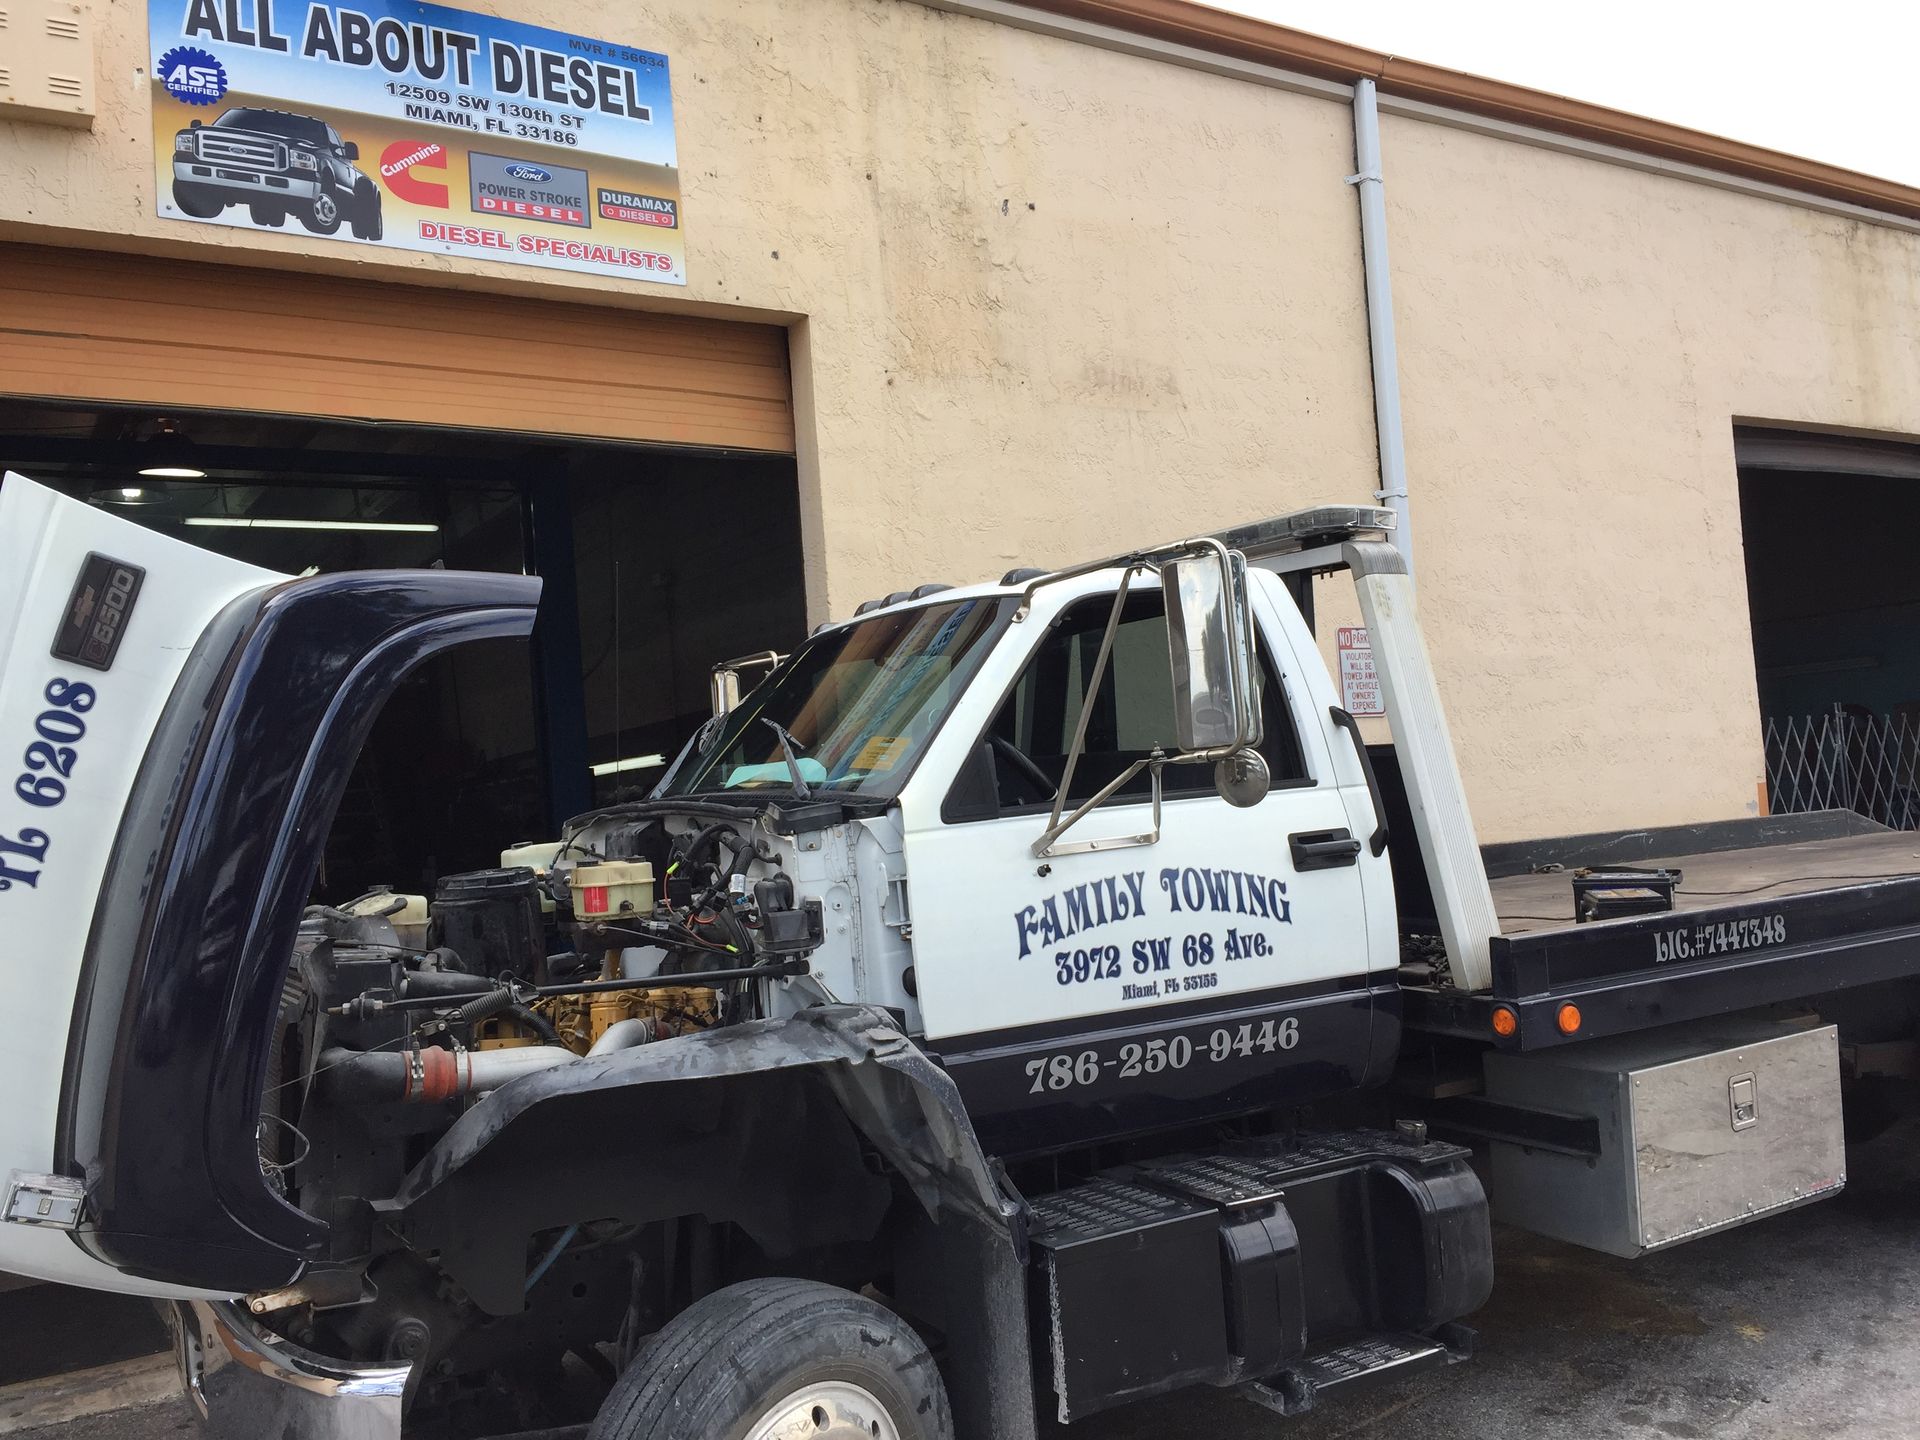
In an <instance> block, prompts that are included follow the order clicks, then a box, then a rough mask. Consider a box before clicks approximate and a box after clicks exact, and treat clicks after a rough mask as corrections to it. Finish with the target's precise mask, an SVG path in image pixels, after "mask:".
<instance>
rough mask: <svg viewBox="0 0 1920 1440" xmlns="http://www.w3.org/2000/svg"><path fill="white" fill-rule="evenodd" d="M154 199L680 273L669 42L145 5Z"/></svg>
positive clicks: (473, 251) (185, 2)
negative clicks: (662, 51)
mask: <svg viewBox="0 0 1920 1440" xmlns="http://www.w3.org/2000/svg"><path fill="white" fill-rule="evenodd" d="M147 19H148V29H149V32H150V34H149V39H150V40H151V43H152V47H153V54H152V60H153V71H152V78H151V89H152V92H153V159H154V173H155V180H156V186H157V189H156V203H155V209H156V210H157V212H158V213H159V214H160V215H162V216H165V217H166V218H167V219H170V220H181V221H186V222H188V223H190V224H196V225H226V226H231V227H237V228H240V229H246V230H271V231H277V232H280V233H283V234H310V235H325V236H330V237H333V238H335V239H339V240H343V241H348V242H351V243H357V244H361V245H379V246H384V247H386V248H389V249H398V250H429V251H433V252H434V253H436V254H443V255H467V256H477V257H480V258H483V259H490V260H503V261H507V262H510V263H513V264H521V265H541V266H548V267H551V268H555V269H562V270H584V271H588V272H590V273H592V274H596V275H615V276H620V277H622V278H625V279H638V280H653V281H658V282H660V283H663V284H668V285H684V284H685V283H686V278H687V276H686V242H685V236H684V233H683V232H682V230H681V213H680V169H679V161H678V158H677V156H676V153H675V146H674V133H673V96H672V92H671V88H670V86H669V84H668V77H667V57H666V56H664V55H656V54H654V53H653V52H652V51H649V50H640V49H636V48H634V47H633V46H630V45H623V44H618V43H615V42H613V41H607V40H588V39H584V38H582V37H581V36H578V35H567V34H563V33H561V32H560V31H557V30H544V29H541V28H539V27H538V26H534V25H521V24H516V23H515V22H513V21H510V20H500V19H496V18H495V17H493V16H490V15H475V14H470V13H468V12H466V11H463V10H450V9H447V8H445V7H443V6H439V5H419V4H409V3H405V0H353V3H352V5H351V8H350V7H349V5H348V4H347V3H332V0H149V4H148V12H147Z"/></svg>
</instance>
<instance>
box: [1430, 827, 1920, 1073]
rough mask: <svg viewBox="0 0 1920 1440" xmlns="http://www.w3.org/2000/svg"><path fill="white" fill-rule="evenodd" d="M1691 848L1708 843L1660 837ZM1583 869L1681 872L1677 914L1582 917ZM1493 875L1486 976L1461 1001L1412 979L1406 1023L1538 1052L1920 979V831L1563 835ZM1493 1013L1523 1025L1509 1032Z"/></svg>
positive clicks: (1509, 859) (1509, 858)
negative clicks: (1493, 917)
mask: <svg viewBox="0 0 1920 1440" xmlns="http://www.w3.org/2000/svg"><path fill="white" fill-rule="evenodd" d="M1800 822H1804V823H1800ZM1709 829H1714V830H1716V831H1717V833H1714V834H1712V835H1709V834H1708V833H1707V831H1708V830H1709ZM1685 839H1699V840H1701V841H1702V842H1703V843H1701V844H1699V845H1698V847H1697V848H1694V849H1691V850H1690V849H1688V848H1687V847H1686V846H1684V845H1681V844H1673V843H1663V842H1673V841H1676V840H1685ZM1743 839H1747V840H1751V839H1758V840H1761V841H1762V842H1763V843H1757V844H1756V843H1744V844H1743V843H1739V842H1740V840H1743ZM1583 865H1589V866H1593V867H1595V868H1607V869H1611V868H1617V867H1620V866H1629V865H1630V866H1633V867H1636V868H1643V869H1644V868H1652V867H1654V866H1666V867H1668V868H1673V869H1678V870H1679V871H1680V872H1681V880H1680V883H1679V885H1678V886H1677V887H1676V888H1675V893H1674V908H1673V909H1672V910H1670V911H1664V912H1660V913H1657V914H1648V915H1636V916H1630V917H1627V918H1623V919H1617V920H1602V921H1594V922H1591V923H1587V924H1579V923H1576V921H1575V919H1574V911H1573V887H1572V872H1573V871H1574V870H1576V869H1578V868H1580V867H1581V866H1583ZM1553 867H1558V868H1553ZM1489 870H1490V872H1491V873H1492V874H1493V876H1494V878H1493V879H1492V880H1491V882H1490V884H1491V888H1492V891H1493V899H1494V907H1495V911H1496V913H1497V914H1498V916H1499V919H1500V927H1501V933H1499V934H1498V935H1496V936H1494V938H1493V941H1492V944H1491V946H1490V952H1489V959H1490V961H1491V964H1492V972H1493V983H1492V985H1491V986H1490V987H1489V988H1488V989H1486V990H1484V991H1477V992H1472V993H1468V992H1465V991H1460V990H1456V989H1453V988H1451V987H1450V986H1448V985H1447V984H1445V983H1443V982H1442V983H1432V982H1426V981H1423V979H1422V977H1420V976H1417V975H1409V976H1408V980H1409V983H1407V984H1406V985H1405V987H1404V988H1403V990H1402V995H1403V998H1404V1001H1405V1017H1406V1023H1407V1024H1408V1026H1409V1027H1410V1028H1412V1029H1414V1030H1420V1031H1427V1032H1429V1033H1434V1034H1441V1035H1455V1036H1461V1037H1464V1038H1472V1039H1475V1040H1480V1041H1488V1040H1491V1041H1492V1043H1494V1044H1495V1045H1496V1046H1498V1047H1499V1048H1501V1049H1506V1050H1539V1049H1546V1048H1550V1047H1552V1046H1556V1045H1565V1044H1571V1043H1574V1042H1577V1041H1580V1040H1590V1039H1597V1038H1600V1037H1602V1036H1606V1035H1618V1034H1623V1033H1626V1032H1629V1031H1635V1030H1644V1029H1648V1028H1651V1027H1654V1026H1659V1025H1671V1024H1679V1023H1682V1022H1685V1021H1691V1020H1699V1019H1704V1018H1708V1017H1711V1016H1716V1015H1726V1014H1732V1013H1735V1012H1737V1011H1742V1010H1752V1009H1757V1008H1761V1007H1765V1006H1772V1005H1782V1004H1792V1003H1795V1002H1799V1001H1804V1000H1809V999H1811V998H1813V997H1815V996H1818V995H1823V994H1829V993H1832V992H1836V991H1841V990H1849V989H1854V988H1857V987H1860V986H1864V985H1872V984H1879V983H1884V982H1888V981H1898V980H1908V979H1920V834H1915V833H1912V832H1901V831H1889V830H1883V829H1880V828H1879V827H1877V826H1873V825H1871V823H1870V822H1865V821H1860V819H1859V817H1857V816H1851V817H1849V816H1839V817H1837V818H1836V816H1835V814H1834V813H1833V812H1828V813H1827V814H1825V815H1822V816H1807V817H1786V823H1778V822H1752V821H1748V822H1731V823H1730V824H1727V825H1723V826H1721V827H1695V828H1692V829H1684V830H1675V831H1653V832H1637V833H1628V834H1621V835H1614V836H1588V837H1572V838H1571V839H1569V840H1567V841H1564V842H1546V843H1544V844H1543V845H1542V846H1539V847H1532V848H1527V847H1523V853H1521V854H1519V855H1518V856H1515V855H1513V854H1508V855H1504V856H1500V857H1498V858H1497V859H1496V858H1495V857H1489ZM1569 1006H1571V1007H1572V1008H1573V1011H1574V1014H1573V1015H1571V1016H1569V1015H1568V1014H1567V1007H1569ZM1502 1009H1504V1010H1510V1011H1512V1012H1513V1013H1514V1015H1515V1017H1517V1019H1518V1025H1517V1027H1507V1028H1506V1033H1501V1032H1500V1031H1499V1030H1496V1029H1495V1027H1494V1024H1493V1022H1494V1020H1495V1018H1496V1016H1495V1012H1496V1011H1497V1010H1502ZM1563 1020H1574V1021H1575V1022H1576V1023H1574V1025H1573V1028H1571V1029H1568V1028H1567V1027H1566V1024H1565V1023H1563Z"/></svg>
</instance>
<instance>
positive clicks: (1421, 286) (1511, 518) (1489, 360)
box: [1384, 118, 1920, 839]
mask: <svg viewBox="0 0 1920 1440" xmlns="http://www.w3.org/2000/svg"><path fill="white" fill-rule="evenodd" d="M1384 124H1385V130H1384V145H1385V152H1386V157H1387V160H1386V165H1387V173H1388V187H1387V194H1388V197H1389V225H1390V227H1391V230H1392V244H1393V262H1394V286H1395V297H1394V298H1395V310H1396V313H1397V316H1398V320H1399V326H1400V339H1401V347H1402V348H1401V376H1402V382H1403V387H1404V394H1405V415H1406V434H1407V454H1408V464H1409V467H1410V469H1411V472H1412V475H1413V485H1412V489H1413V491H1414V493H1415V496H1416V498H1415V500H1414V507H1415V516H1416V523H1417V525H1418V527H1419V537H1420V538H1419V546H1418V557H1419V559H1418V563H1419V567H1420V579H1421V586H1422V589H1423V591H1424V592H1425V597H1426V602H1425V611H1426V618H1427V624H1428V629H1429V635H1430V637H1431V642H1432V645H1433V649H1434V654H1435V661H1436V664H1437V666H1438V669H1439V672H1440V674H1441V676H1442V677H1443V683H1444V685H1445V691H1446V698H1447V701H1448V705H1449V710H1450V712H1451V714H1452V717H1453V722H1454V727H1455V735H1456V738H1457V740H1458V743H1459V745H1460V747H1461V749H1462V750H1463V752H1465V753H1464V759H1465V761H1466V767H1467V773H1468V782H1469V786H1470V791H1471V794H1472V795H1473V798H1474V804H1475V810H1476V814H1477V816H1478V818H1479V821H1480V825H1481V829H1482V836H1483V838H1488V839H1499V838H1506V837H1512V836H1522V835H1529V834H1542V833H1551V832H1553V831H1556V830H1563V829H1569V828H1580V829H1605V828H1613V827H1620V826H1631V825H1639V824H1663V823H1676V822H1682V821H1690V820H1702V819H1711V818H1720V817H1725V816H1734V815H1742V814H1748V813H1752V810H1753V808H1754V805H1755V801H1756V783H1757V781H1758V780H1759V778H1760V776H1761V773H1762V766H1761V755H1760V743H1759V737H1760V722H1759V712H1758V707H1757V700H1756V695H1755V689H1754V672H1753V650H1752V642H1751V638H1750V634H1749V629H1748V619H1747V604H1746V577H1745V572H1744V569H1743V563H1742V553H1741V540H1740V510H1739V493H1738V486H1737V479H1736V476H1735V472H1734V464H1733V434H1732V423H1733V420H1734V418H1735V417H1741V418H1761V419H1768V420H1777V421H1788V422H1794V423H1801V424H1807V425H1814V426H1846V427H1857V428H1860V429H1864V430H1873V431H1886V432H1893V433H1901V434H1909V435H1912V434H1920V236H1916V235H1914V234H1911V233H1908V232H1905V231H1900V230H1894V229H1890V228H1886V227H1883V226H1877V225H1872V224H1864V223H1861V222H1858V221H1850V220H1842V219H1837V218H1834V217H1831V216H1827V215H1822V214H1818V213H1815V212H1813V211H1810V210H1803V209H1800V208H1798V207H1795V206H1791V205H1785V204H1779V203H1776V202H1772V201H1768V200H1761V199H1756V198H1751V197H1747V196H1742V195H1738V194H1734V193H1731V192H1728V191H1724V190H1719V189H1714V188H1710V187H1707V186H1702V185H1695V184H1689V183H1686V182H1683V181H1678V180H1671V179H1666V178H1663V177H1659V176H1655V175H1650V174H1645V173H1642V172H1639V171H1635V170H1629V169H1625V168H1622V167H1619V166H1613V165H1607V164H1601V163H1597V162H1594V161H1591V160H1585V159H1580V158H1575V157H1572V156H1567V155H1561V154H1556V153H1552V152H1550V151H1546V150H1542V149H1535V148H1532V147H1528V146H1523V145H1516V144H1511V143H1507V142H1503V141H1499V140H1494V139H1491V138H1488V137H1485V136H1480V135H1474V134H1469V133H1466V132H1463V131H1460V130H1453V129H1447V128H1442V127H1440V126H1436V125H1432V124H1427V123H1422V122H1418V121H1412V120H1404V119H1393V118H1389V119H1388V120H1386V121H1385V122H1384ZM1848 523H1851V521H1849V522H1848Z"/></svg>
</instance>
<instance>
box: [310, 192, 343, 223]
mask: <svg viewBox="0 0 1920 1440" xmlns="http://www.w3.org/2000/svg"><path fill="white" fill-rule="evenodd" d="M313 218H314V219H315V220H317V221H318V222H319V223H320V224H322V225H337V224H338V223H339V222H340V207H339V206H338V205H336V204H334V203H333V197H332V196H331V195H329V194H327V192H326V191H324V190H322V191H321V192H320V193H319V194H318V195H316V196H314V198H313Z"/></svg>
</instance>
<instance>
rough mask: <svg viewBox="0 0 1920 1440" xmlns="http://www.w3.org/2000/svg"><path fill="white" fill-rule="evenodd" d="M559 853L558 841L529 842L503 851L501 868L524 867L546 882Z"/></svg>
mask: <svg viewBox="0 0 1920 1440" xmlns="http://www.w3.org/2000/svg"><path fill="white" fill-rule="evenodd" d="M559 853H560V842H559V841H558V840H529V841H526V842H525V843H524V844H520V845H516V846H514V847H513V848H512V849H511V850H502V851H501V852H500V868H501V869H502V870H518V869H520V868H521V867H522V866H524V867H525V868H527V869H528V870H531V871H533V873H534V874H536V875H538V876H539V877H540V878H541V879H542V880H544V879H546V878H547V871H549V870H551V869H552V868H553V861H554V857H555V856H556V855H558V854H559Z"/></svg>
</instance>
